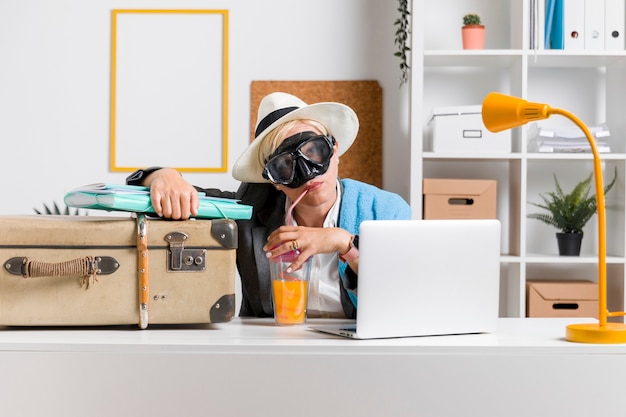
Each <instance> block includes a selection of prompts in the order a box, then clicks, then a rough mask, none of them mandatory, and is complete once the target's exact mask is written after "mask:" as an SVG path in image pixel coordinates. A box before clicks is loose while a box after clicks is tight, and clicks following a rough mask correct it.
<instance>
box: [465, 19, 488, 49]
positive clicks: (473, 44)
mask: <svg viewBox="0 0 626 417" xmlns="http://www.w3.org/2000/svg"><path fill="white" fill-rule="evenodd" d="M461 31H462V32H461V33H462V35H463V49H484V48H485V26H484V25H467V26H463V28H462V29H461Z"/></svg>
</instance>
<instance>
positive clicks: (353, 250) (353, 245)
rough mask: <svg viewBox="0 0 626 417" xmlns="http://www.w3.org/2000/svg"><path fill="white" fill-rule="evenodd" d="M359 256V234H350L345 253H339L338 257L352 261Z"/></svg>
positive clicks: (345, 260)
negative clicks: (348, 246) (348, 247)
mask: <svg viewBox="0 0 626 417" xmlns="http://www.w3.org/2000/svg"><path fill="white" fill-rule="evenodd" d="M358 257H359V235H354V236H352V239H350V249H348V251H347V252H346V253H344V254H343V255H342V254H339V259H341V260H342V261H343V262H348V263H350V262H352V261H354V260H355V259H356V258H358Z"/></svg>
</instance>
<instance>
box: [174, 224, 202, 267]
mask: <svg viewBox="0 0 626 417" xmlns="http://www.w3.org/2000/svg"><path fill="white" fill-rule="evenodd" d="M187 239H189V236H187V235H186V234H185V233H183V232H172V233H168V234H167V236H165V240H166V241H167V242H168V243H169V250H168V251H167V270H168V272H181V271H204V270H205V269H206V249H192V248H185V242H186V241H187Z"/></svg>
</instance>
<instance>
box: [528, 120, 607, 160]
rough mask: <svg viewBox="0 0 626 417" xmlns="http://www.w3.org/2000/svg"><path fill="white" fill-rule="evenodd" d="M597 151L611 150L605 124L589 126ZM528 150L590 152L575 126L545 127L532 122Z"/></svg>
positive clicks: (585, 139)
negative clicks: (607, 140)
mask: <svg viewBox="0 0 626 417" xmlns="http://www.w3.org/2000/svg"><path fill="white" fill-rule="evenodd" d="M589 130H590V131H591V134H592V135H593V137H594V139H595V144H596V148H597V149H598V152H601V153H608V152H611V147H610V146H609V145H608V143H607V142H606V140H604V139H605V138H608V137H610V132H609V129H608V128H607V127H606V125H599V126H589ZM528 138H529V145H530V146H529V150H530V151H533V150H534V151H535V152H591V145H590V144H589V141H588V140H587V137H586V136H585V134H584V133H583V131H582V130H581V129H580V128H578V127H577V126H568V127H557V128H547V127H541V126H539V125H537V123H533V124H531V125H530V127H529V128H528Z"/></svg>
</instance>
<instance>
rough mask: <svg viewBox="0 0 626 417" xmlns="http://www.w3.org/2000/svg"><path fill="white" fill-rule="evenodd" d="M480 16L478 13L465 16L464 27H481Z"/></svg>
mask: <svg viewBox="0 0 626 417" xmlns="http://www.w3.org/2000/svg"><path fill="white" fill-rule="evenodd" d="M480 24H481V23H480V16H478V15H477V14H476V13H468V14H466V15H465V16H463V26H469V25H480Z"/></svg>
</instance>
